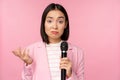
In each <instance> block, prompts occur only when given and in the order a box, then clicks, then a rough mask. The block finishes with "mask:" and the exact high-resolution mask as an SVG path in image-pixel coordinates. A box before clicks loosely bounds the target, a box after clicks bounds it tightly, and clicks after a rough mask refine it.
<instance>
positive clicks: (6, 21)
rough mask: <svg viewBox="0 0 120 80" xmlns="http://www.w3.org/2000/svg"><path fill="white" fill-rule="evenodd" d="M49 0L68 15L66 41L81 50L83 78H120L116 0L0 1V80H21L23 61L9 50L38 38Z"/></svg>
mask: <svg viewBox="0 0 120 80" xmlns="http://www.w3.org/2000/svg"><path fill="white" fill-rule="evenodd" d="M51 2H55V3H60V4H62V5H63V6H64V7H65V8H66V9H67V12H68V14H69V19H70V30H71V34H70V38H69V42H71V43H73V44H75V45H77V46H79V47H80V48H82V49H83V50H84V57H85V80H120V1H119V0H71V1H70V0H1V1H0V80H21V71H22V67H23V65H22V64H23V62H22V61H21V60H20V59H19V58H17V57H15V56H14V55H13V54H12V53H11V51H12V50H14V49H16V48H17V47H19V46H21V47H25V46H27V45H29V44H31V43H34V42H36V41H40V40H41V37H40V32H39V29H40V20H41V15H42V12H43V10H44V8H45V7H46V6H47V5H48V4H49V3H51Z"/></svg>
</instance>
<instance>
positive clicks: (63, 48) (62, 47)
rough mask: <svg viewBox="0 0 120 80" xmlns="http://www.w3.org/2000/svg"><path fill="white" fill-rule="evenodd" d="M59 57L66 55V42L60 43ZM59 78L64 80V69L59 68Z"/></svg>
mask: <svg viewBox="0 0 120 80" xmlns="http://www.w3.org/2000/svg"><path fill="white" fill-rule="evenodd" d="M60 48H61V58H63V57H67V52H66V51H67V50H68V43H67V42H62V43H61V46H60ZM61 80H66V70H65V69H61Z"/></svg>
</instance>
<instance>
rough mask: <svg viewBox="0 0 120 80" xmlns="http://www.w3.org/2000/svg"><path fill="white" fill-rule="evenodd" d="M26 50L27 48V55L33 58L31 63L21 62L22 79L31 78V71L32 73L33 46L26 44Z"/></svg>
mask: <svg viewBox="0 0 120 80" xmlns="http://www.w3.org/2000/svg"><path fill="white" fill-rule="evenodd" d="M26 50H29V53H28V54H29V56H30V57H31V58H32V59H33V63H32V64H30V65H27V66H26V64H25V63H24V64H23V70H22V80H33V73H34V64H35V63H34V62H35V61H34V46H33V45H31V46H28V47H27V48H26Z"/></svg>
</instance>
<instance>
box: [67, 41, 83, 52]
mask: <svg viewBox="0 0 120 80" xmlns="http://www.w3.org/2000/svg"><path fill="white" fill-rule="evenodd" d="M68 47H69V49H71V50H76V51H77V50H80V51H83V50H82V48H80V47H78V46H77V45H75V44H72V43H70V42H68Z"/></svg>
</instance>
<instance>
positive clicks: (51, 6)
mask: <svg viewBox="0 0 120 80" xmlns="http://www.w3.org/2000/svg"><path fill="white" fill-rule="evenodd" d="M55 9H58V10H60V11H61V12H62V13H63V14H64V16H65V21H66V23H67V24H66V28H65V29H64V32H63V34H62V36H61V39H62V40H64V41H66V40H68V38H69V18H68V14H67V12H66V10H65V8H64V7H63V6H62V5H60V4H55V3H51V4H49V5H48V6H47V7H46V8H45V10H44V11H43V14H42V19H41V28H40V33H41V37H42V40H43V42H45V43H47V44H49V40H48V36H47V34H46V32H45V19H46V16H47V14H48V12H49V11H51V10H55Z"/></svg>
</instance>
